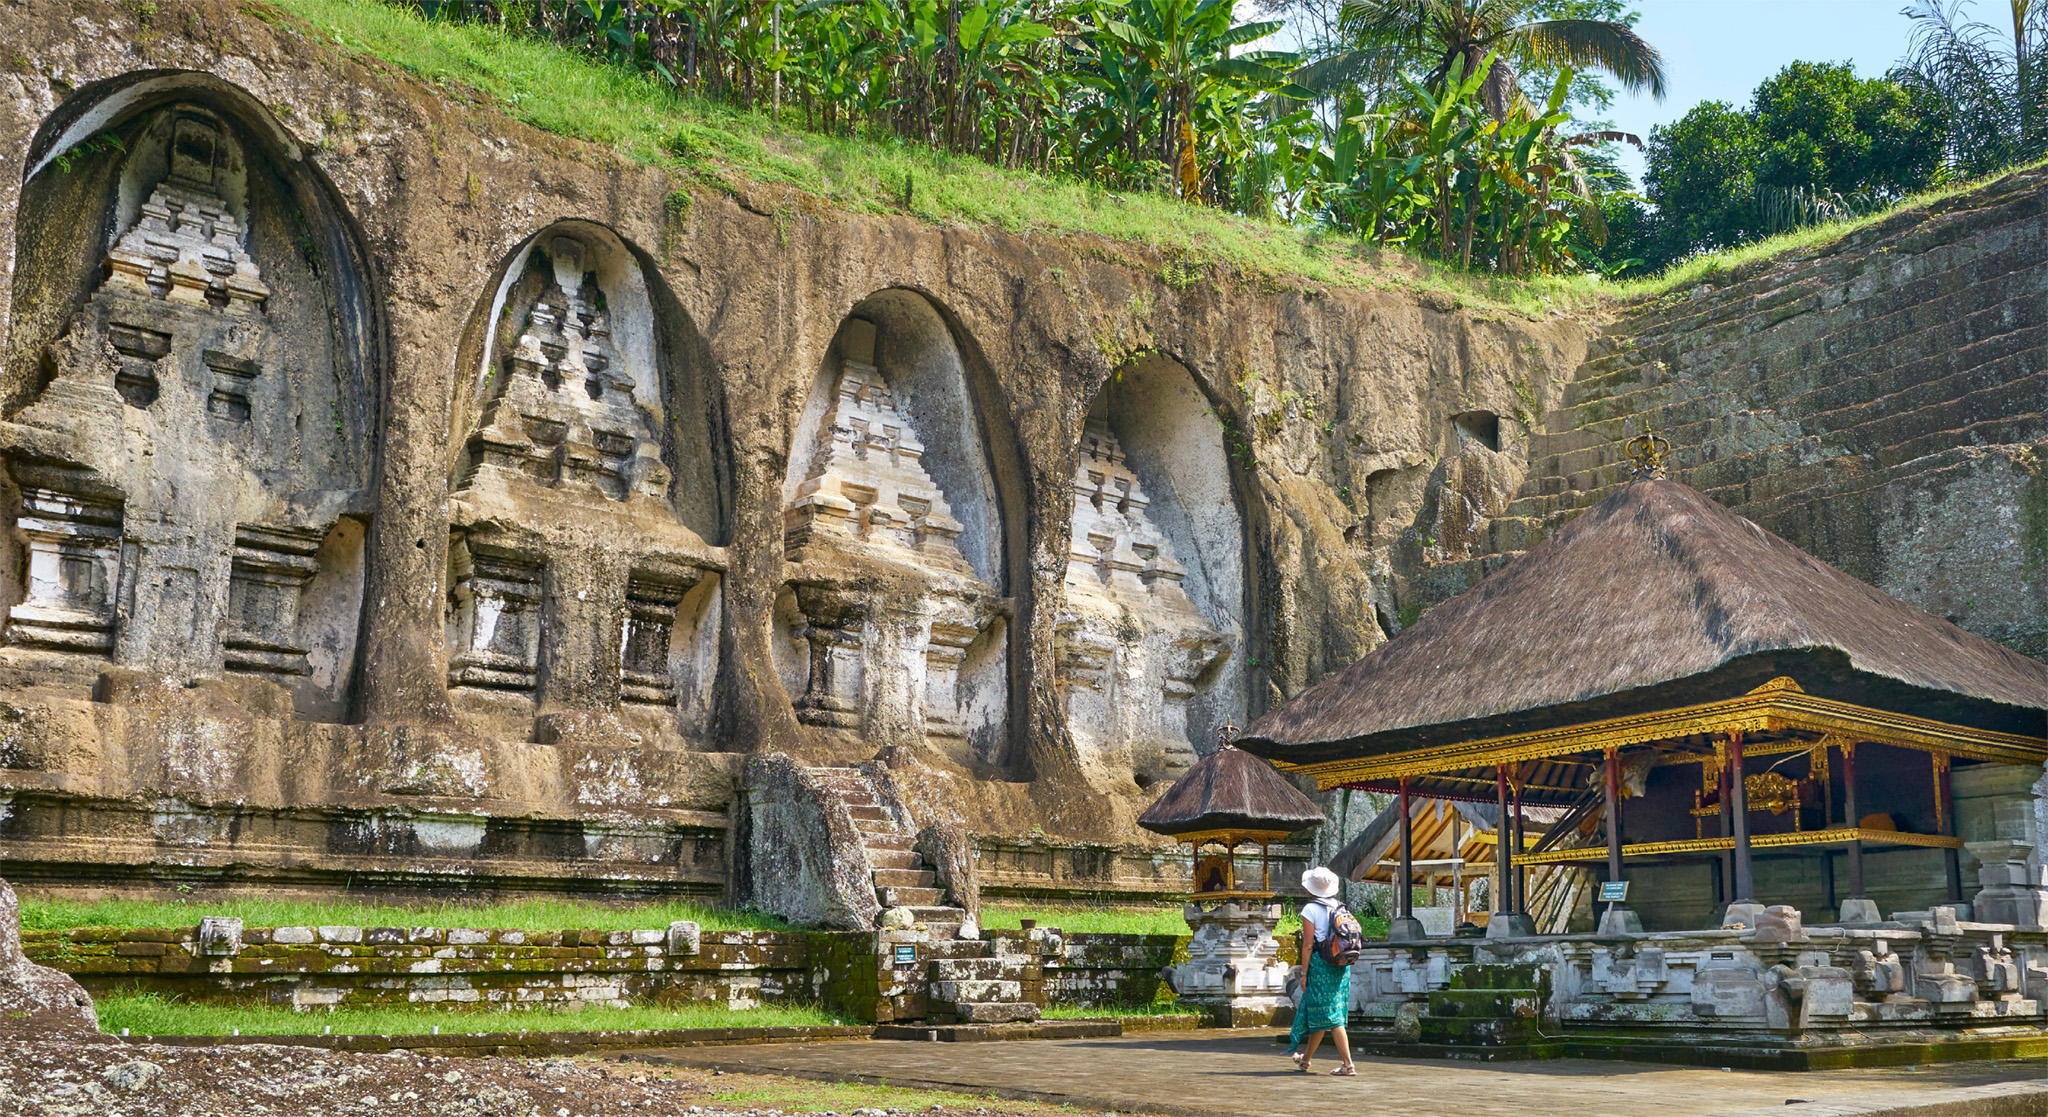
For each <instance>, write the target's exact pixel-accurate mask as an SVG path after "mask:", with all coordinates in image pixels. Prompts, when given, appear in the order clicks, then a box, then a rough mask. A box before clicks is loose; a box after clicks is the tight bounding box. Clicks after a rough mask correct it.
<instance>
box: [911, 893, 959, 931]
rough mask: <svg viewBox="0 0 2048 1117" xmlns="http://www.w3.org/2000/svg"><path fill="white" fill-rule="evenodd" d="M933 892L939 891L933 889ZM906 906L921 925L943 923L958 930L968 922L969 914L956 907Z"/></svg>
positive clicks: (935, 905)
mask: <svg viewBox="0 0 2048 1117" xmlns="http://www.w3.org/2000/svg"><path fill="white" fill-rule="evenodd" d="M933 891H937V889H933ZM904 906H906V907H908V908H910V917H911V918H912V919H915V920H917V921H918V922H919V923H928V924H933V925H937V924H942V923H943V924H950V925H951V926H953V927H955V928H958V927H959V926H960V925H961V924H962V923H965V922H967V913H966V912H964V911H962V910H960V909H959V908H956V907H950V906H943V905H939V904H930V905H920V904H908V905H904ZM933 933H934V934H936V933H937V932H936V931H934V932H933ZM947 937H949V938H950V937H951V935H950V934H949V935H948V936H947Z"/></svg>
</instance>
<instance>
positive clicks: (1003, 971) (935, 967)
mask: <svg viewBox="0 0 2048 1117" xmlns="http://www.w3.org/2000/svg"><path fill="white" fill-rule="evenodd" d="M1028 968H1029V967H1028V966H1027V965H1026V963H1025V959H1024V957H1023V956H1022V955H1009V956H1006V957H1001V958H934V959H932V964H931V970H932V980H933V981H1022V980H1024V975H1025V971H1026V970H1027V969H1028Z"/></svg>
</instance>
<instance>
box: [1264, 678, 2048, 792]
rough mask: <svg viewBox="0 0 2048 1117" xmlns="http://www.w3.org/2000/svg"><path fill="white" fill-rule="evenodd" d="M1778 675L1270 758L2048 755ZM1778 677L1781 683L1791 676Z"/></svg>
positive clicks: (1330, 764) (1345, 771) (1441, 761)
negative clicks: (1663, 700)
mask: <svg viewBox="0 0 2048 1117" xmlns="http://www.w3.org/2000/svg"><path fill="white" fill-rule="evenodd" d="M1777 682H1778V681H1777V680H1773V682H1772V683H1767V684H1765V685H1764V686H1763V687H1759V688H1757V689H1756V690H1754V691H1751V692H1750V693H1748V694H1743V695H1739V696H1737V697H1735V698H1728V699H1723V700H1721V701H1718V702H1705V703H1701V704H1699V705H1695V706H1679V707H1674V708H1672V709H1668V710H1657V711H1654V712H1652V713H1647V714H1632V715H1629V716H1627V717H1619V718H1607V719H1603V720H1601V721H1592V722H1584V723H1581V724H1579V725H1568V726H1561V727H1559V728H1556V729H1545V730H1539V731H1536V732H1533V733H1516V734H1512V735H1509V736H1504V737H1489V738H1484V739H1482V740H1477V741H1463V742H1459V743H1457V744H1451V745H1438V746H1435V747H1433V748H1427V749H1418V750H1415V751H1413V752H1404V753H1395V754H1393V755H1389V756H1376V757H1360V758H1354V759H1345V760H1327V761H1323V762H1320V763H1316V764H1292V763H1289V762H1287V761H1284V760H1276V761H1274V766H1275V767H1277V768H1279V769H1281V770H1282V771H1287V772H1301V773H1304V774H1307V775H1310V776H1314V777H1315V780H1316V785H1317V787H1318V788H1320V789H1322V790H1325V791H1327V790H1329V789H1330V788H1333V787H1337V786H1339V785H1342V784H1347V783H1362V782H1368V781H1378V780H1392V779H1400V778H1402V777H1404V776H1426V775H1433V774H1437V773H1442V772H1455V771H1460V770H1464V769H1471V768H1482V767H1490V766H1493V765H1499V764H1517V763H1521V762H1523V761H1528V760H1548V759H1551V758H1554V757H1559V756H1567V755H1570V754H1573V753H1582V752H1586V753H1591V752H1600V753H1604V752H1605V751H1606V750H1607V749H1610V748H1614V749H1620V748H1625V747H1628V746H1632V745H1643V744H1649V743H1651V742H1655V741H1668V740H1674V739H1677V738H1681V737H1690V736H1695V735H1697V736H1714V735H1718V734H1726V733H1737V732H1739V733H1745V734H1748V733H1787V732H1800V733H1812V734H1818V735H1823V736H1824V735H1827V734H1836V735H1839V736H1842V737H1848V738H1852V739H1854V740H1857V741H1866V742H1873V743H1876V744H1884V745H1893V746H1896V747H1899V748H1908V749H1915V750H1918V751H1921V752H1928V753H1934V754H1937V755H1953V756H1960V757H1963V758H1965V759H1969V760H1988V761H1995V762H1998V763H2001V764H2038V763H2041V762H2042V761H2043V760H2048V738H2042V737H2029V736H2022V735H2020V734H2016V733H1998V732H1993V731H1991V730H1985V729H1971V728H1969V727H1967V726H1960V725H1951V724H1949V723H1947V722H1939V721H1933V720H1930V719H1928V718H1922V717H1915V716H1913V715H1911V714H1899V713H1893V712H1891V711H1888V710H1879V709H1873V708H1871V707H1868V706H1858V705H1855V704H1854V703H1850V702H1841V701H1837V700H1835V699H1832V698H1822V697H1819V696H1817V695H1812V694H1807V693H1805V692H1804V691H1802V690H1799V689H1798V688H1797V685H1796V684H1792V685H1790V686H1779V685H1777ZM1784 682H1785V683H1788V684H1789V683H1790V680H1784ZM1718 744H1719V743H1718V742H1717V751H1718ZM1812 747H1813V742H1812V741H1809V740H1803V739H1800V740H1790V741H1765V742H1756V743H1754V744H1750V745H1748V746H1747V747H1746V748H1745V749H1744V751H1745V752H1746V753H1748V754H1750V755H1753V756H1761V755H1770V754H1773V753H1785V752H1804V751H1808V750H1810V749H1811V748H1812Z"/></svg>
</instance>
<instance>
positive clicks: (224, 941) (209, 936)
mask: <svg viewBox="0 0 2048 1117" xmlns="http://www.w3.org/2000/svg"><path fill="white" fill-rule="evenodd" d="M241 952H242V921H241V919H240V918H238V917H236V916H231V915H209V916H206V917H204V918H202V919H200V921H199V953H200V954H202V955H206V956H208V957H223V956H231V955H235V954H240V953H241Z"/></svg>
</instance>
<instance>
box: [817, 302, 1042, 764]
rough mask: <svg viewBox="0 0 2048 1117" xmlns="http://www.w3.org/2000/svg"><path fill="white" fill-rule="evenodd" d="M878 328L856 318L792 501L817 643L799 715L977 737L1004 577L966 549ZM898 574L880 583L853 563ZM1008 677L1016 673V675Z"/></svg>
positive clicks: (882, 732) (894, 732) (891, 730)
mask: <svg viewBox="0 0 2048 1117" xmlns="http://www.w3.org/2000/svg"><path fill="white" fill-rule="evenodd" d="M875 342H876V327H875V325H874V324H873V323H871V322H868V321H866V320H864V319H860V318H850V319H848V320H847V321H846V323H845V324H844V325H843V326H842V327H841V330H840V334H839V337H838V339H837V345H836V348H837V353H838V356H839V362H838V365H837V367H836V368H834V369H833V370H832V375H831V379H830V383H829V388H826V389H825V390H828V391H829V392H830V395H829V397H828V398H827V400H826V402H825V404H824V407H823V411H822V414H820V415H819V418H818V421H817V426H816V428H815V430H814V432H813V442H812V444H811V446H810V447H809V454H808V457H806V456H804V455H803V454H801V453H800V454H799V455H797V458H798V460H797V462H796V463H795V467H796V468H799V469H801V470H802V471H803V472H802V475H801V477H802V479H801V480H800V481H799V482H797V483H796V484H795V485H794V487H793V489H792V490H791V495H790V499H789V505H788V507H787V509H786V510H785V512H784V518H783V526H784V543H785V546H786V548H787V551H786V553H787V555H788V557H789V559H790V560H791V561H792V562H796V563H798V564H799V565H800V566H801V567H802V568H803V573H802V575H801V577H800V578H799V579H798V580H797V581H796V582H795V584H794V585H793V586H792V589H793V591H794V601H795V605H796V612H797V613H798V614H800V616H801V622H800V623H799V624H798V625H797V626H796V627H795V628H794V631H793V635H795V636H796V637H798V638H799V639H800V640H801V641H802V643H803V644H804V645H805V646H806V649H807V652H808V663H807V670H806V671H805V672H804V678H805V684H804V690H803V694H802V695H801V697H798V698H796V699H795V704H796V708H797V716H798V718H799V719H800V720H802V721H804V722H807V723H809V724H812V725H821V726H829V727H834V728H842V729H849V728H861V729H864V730H865V731H866V732H867V733H869V734H870V735H871V736H880V737H884V738H888V739H889V740H891V741H892V742H893V741H894V740H895V739H896V738H897V737H898V736H899V735H900V736H906V737H909V738H916V737H918V736H920V735H922V736H928V737H934V738H939V739H942V740H948V741H953V742H962V744H961V746H960V748H959V749H957V750H955V751H960V752H962V754H963V755H964V754H965V752H966V751H967V748H968V746H967V745H965V744H964V742H967V741H968V740H969V739H970V738H972V737H974V736H975V735H976V733H977V731H978V730H980V731H984V732H982V733H981V736H983V737H987V738H990V739H991V740H993V739H994V738H996V737H998V736H1000V734H997V733H990V732H985V731H986V730H989V729H991V727H992V725H993V721H992V719H995V720H999V719H1000V716H1001V715H1000V713H995V714H992V713H991V712H990V711H991V710H992V709H993V707H994V704H993V703H990V702H979V703H972V702H968V701H966V700H965V697H964V696H966V695H969V694H970V693H973V692H976V690H977V688H980V692H981V693H988V692H989V691H991V690H993V689H994V687H995V686H996V685H997V684H996V683H993V682H986V681H984V677H987V678H989V679H993V678H994V677H995V676H996V675H998V674H1001V673H1002V660H1001V657H1002V655H1003V650H1002V648H1001V647H1000V643H1001V634H1002V631H1003V630H1002V628H1001V627H1000V626H1001V624H1002V621H1001V618H1000V614H999V611H998V610H997V608H996V597H995V593H994V591H993V589H991V587H989V586H988V584H987V583H985V582H983V581H982V580H981V579H980V578H979V577H977V576H976V574H975V572H974V569H973V567H972V566H971V565H970V564H969V563H968V561H967V559H966V557H965V556H964V555H963V554H962V553H961V549H960V537H961V534H962V531H963V528H962V525H961V523H960V521H959V520H957V519H955V518H954V516H953V513H952V506H951V505H950V504H949V502H948V500H947V497H946V494H945V493H944V492H943V491H942V490H941V489H940V487H939V485H938V484H937V482H935V481H934V480H933V478H932V476H931V474H930V473H929V472H928V471H927V469H926V465H925V460H924V458H925V443H924V441H923V439H922V438H920V437H919V434H918V431H917V425H916V424H917V417H916V416H914V415H911V414H909V413H908V412H907V411H906V410H904V408H903V406H902V405H901V404H900V403H899V401H898V400H897V398H896V395H895V393H894V392H892V391H891V389H890V386H889V383H888V381H887V379H886V378H885V377H884V376H883V374H882V373H881V371H880V370H879V369H878V368H877V366H876V364H875ZM860 570H874V571H878V572H881V573H884V574H885V578H886V583H887V584H888V586H889V589H888V590H887V591H886V592H885V593H878V592H877V591H874V590H871V589H869V588H863V587H861V586H858V585H856V584H854V583H853V582H852V580H850V579H848V578H847V577H845V572H847V571H860ZM1002 685H1007V683H1006V680H1005V681H1004V682H1003V684H1002Z"/></svg>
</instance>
